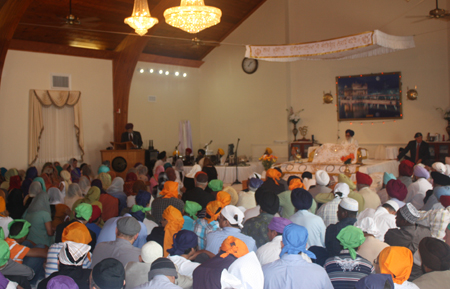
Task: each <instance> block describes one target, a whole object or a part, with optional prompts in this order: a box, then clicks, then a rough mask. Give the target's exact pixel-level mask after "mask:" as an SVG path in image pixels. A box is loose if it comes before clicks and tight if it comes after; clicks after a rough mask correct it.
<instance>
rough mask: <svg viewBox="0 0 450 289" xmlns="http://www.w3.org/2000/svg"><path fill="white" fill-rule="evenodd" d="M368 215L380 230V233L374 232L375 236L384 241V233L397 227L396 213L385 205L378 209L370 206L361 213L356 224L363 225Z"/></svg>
mask: <svg viewBox="0 0 450 289" xmlns="http://www.w3.org/2000/svg"><path fill="white" fill-rule="evenodd" d="M367 217H369V218H372V219H373V220H374V222H375V225H376V228H377V230H378V233H377V234H374V236H375V238H377V239H378V240H380V241H382V242H384V235H385V234H386V232H387V231H388V230H389V229H393V228H397V224H396V223H395V219H396V217H395V215H392V214H390V213H389V212H388V210H386V209H385V208H383V207H378V208H377V209H376V210H374V209H371V208H368V209H365V210H364V211H362V212H361V213H359V214H358V217H357V221H356V224H355V226H357V227H358V226H361V222H362V220H363V219H364V218H367ZM369 261H372V260H369Z"/></svg>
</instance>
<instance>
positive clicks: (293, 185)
mask: <svg viewBox="0 0 450 289" xmlns="http://www.w3.org/2000/svg"><path fill="white" fill-rule="evenodd" d="M304 188H305V184H303V183H302V180H300V179H297V178H295V179H292V180H291V182H290V183H289V191H292V190H295V189H304Z"/></svg>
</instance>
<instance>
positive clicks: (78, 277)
mask: <svg viewBox="0 0 450 289" xmlns="http://www.w3.org/2000/svg"><path fill="white" fill-rule="evenodd" d="M63 244H64V245H63V247H62V248H61V251H60V253H59V257H58V261H59V268H58V271H56V272H54V273H52V274H51V275H50V276H48V277H47V278H45V279H44V280H42V281H41V282H39V285H38V287H37V288H38V289H46V288H47V284H48V282H49V281H50V280H51V279H52V278H54V277H56V276H68V277H71V278H73V280H74V281H75V282H76V284H77V285H78V288H80V289H89V284H88V282H89V276H90V275H91V270H90V269H83V267H82V265H83V261H84V259H85V258H86V257H87V255H88V253H89V250H90V249H91V246H89V245H86V244H82V243H75V242H71V241H66V242H64V243H63Z"/></svg>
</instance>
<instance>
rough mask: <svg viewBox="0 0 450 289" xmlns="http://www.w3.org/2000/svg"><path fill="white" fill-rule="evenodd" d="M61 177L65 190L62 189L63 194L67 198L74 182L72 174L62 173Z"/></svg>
mask: <svg viewBox="0 0 450 289" xmlns="http://www.w3.org/2000/svg"><path fill="white" fill-rule="evenodd" d="M60 176H61V178H62V181H61V184H62V185H63V188H61V194H62V196H63V197H65V196H66V192H67V190H68V189H69V185H70V184H71V183H72V181H71V180H70V173H69V172H68V171H61V173H60Z"/></svg>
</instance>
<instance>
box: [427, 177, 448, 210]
mask: <svg viewBox="0 0 450 289" xmlns="http://www.w3.org/2000/svg"><path fill="white" fill-rule="evenodd" d="M431 178H432V179H433V190H428V191H427V192H426V197H425V198H424V199H423V201H424V203H425V205H424V206H423V207H422V210H423V211H429V210H431V209H442V208H443V207H442V205H441V203H440V202H439V199H440V197H441V196H442V195H449V194H450V192H449V191H448V189H450V177H449V176H447V175H444V174H442V173H440V172H436V171H434V172H431Z"/></svg>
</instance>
